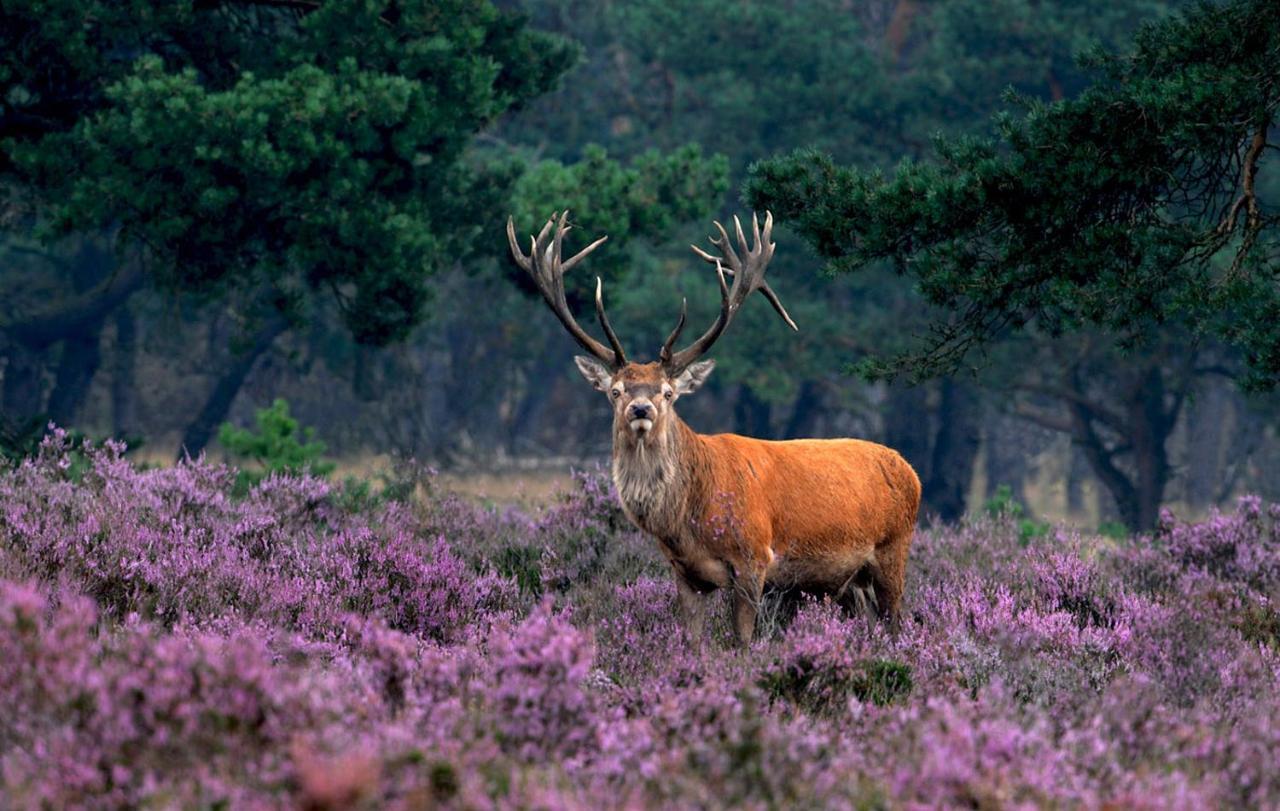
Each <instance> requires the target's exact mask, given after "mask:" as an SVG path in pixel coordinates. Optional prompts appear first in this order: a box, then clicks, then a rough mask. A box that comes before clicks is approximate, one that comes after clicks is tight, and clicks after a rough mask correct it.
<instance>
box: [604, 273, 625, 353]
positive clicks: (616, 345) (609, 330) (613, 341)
mask: <svg viewBox="0 0 1280 811" xmlns="http://www.w3.org/2000/svg"><path fill="white" fill-rule="evenodd" d="M596 317H597V318H599V319H600V328H601V329H603V330H604V336H605V337H606V338H608V339H609V346H612V347H613V354H614V357H616V358H617V363H618V365H619V366H621V365H623V364H625V363H626V362H627V353H625V352H623V351H622V342H621V341H619V340H618V335H617V333H615V332H614V331H613V327H611V326H610V325H609V316H607V315H605V314H604V282H602V281H601V280H600V277H599V276H597V277H596Z"/></svg>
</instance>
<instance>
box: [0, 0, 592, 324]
mask: <svg viewBox="0 0 1280 811" xmlns="http://www.w3.org/2000/svg"><path fill="white" fill-rule="evenodd" d="M0 32H3V33H2V34H0V100H2V101H0V168H3V169H4V170H6V172H7V174H8V175H9V177H11V178H15V179H16V180H17V182H18V183H20V184H21V189H22V192H23V193H24V194H25V195H28V197H29V199H30V198H38V199H39V203H40V206H39V208H38V211H39V213H40V214H41V216H43V217H45V218H47V222H48V224H49V225H50V226H51V229H52V230H53V231H55V232H58V233H66V232H71V231H80V230H93V229H100V228H107V227H111V228H117V229H119V234H120V236H121V237H123V238H124V240H125V244H129V245H136V246H144V247H145V249H146V253H147V254H148V257H149V259H150V260H151V263H150V264H149V266H148V267H149V268H150V270H151V272H152V276H153V279H154V281H156V282H157V283H159V284H160V285H162V286H165V287H170V288H174V289H178V290H183V291H188V292H191V291H196V292H219V291H225V290H226V289H227V288H247V289H255V290H256V289H258V288H267V289H269V291H270V292H269V294H267V298H268V299H269V300H270V301H271V302H272V303H273V304H275V305H276V306H277V307H284V308H286V309H288V308H289V307H291V306H293V305H296V304H297V302H298V300H299V299H300V298H301V297H303V296H304V295H305V294H306V293H308V292H310V291H323V292H325V293H328V294H331V295H332V296H334V297H335V298H336V300H337V301H338V302H339V303H340V305H341V307H342V310H343V315H344V318H345V320H346V322H347V324H348V326H349V327H350V329H351V331H352V332H353V334H354V335H355V337H356V338H357V339H358V340H360V341H363V342H367V343H386V342H388V341H390V340H394V339H397V338H400V337H402V336H403V335H404V334H405V332H406V331H407V330H408V328H409V327H410V326H412V324H413V323H415V322H416V321H417V320H418V319H419V318H420V316H421V314H422V310H423V306H424V304H425V301H426V298H427V295H428V288H427V278H428V276H429V275H430V273H431V271H433V270H434V269H436V268H438V267H439V266H440V264H441V263H442V262H445V261H448V260H449V259H450V258H452V257H456V256H458V255H459V254H460V253H462V252H464V251H466V250H468V249H469V248H470V247H471V244H472V239H473V238H474V237H475V236H476V234H477V233H484V231H483V227H484V226H485V225H486V224H487V223H486V221H485V220H483V218H477V217H476V216H475V214H476V212H477V211H478V210H482V209H488V208H492V207H495V205H494V204H496V203H497V200H496V199H495V195H494V192H495V191H496V190H500V189H502V188H504V186H505V185H507V184H509V182H510V179H511V178H510V174H511V173H510V172H506V173H505V175H504V174H503V173H497V174H494V173H481V176H478V174H477V170H476V169H475V168H474V167H472V166H469V165H467V164H466V163H465V162H464V161H463V160H462V157H463V153H464V149H465V147H466V146H467V144H468V143H469V141H470V139H471V138H472V136H473V135H474V134H475V133H476V131H477V130H479V129H480V128H481V127H483V126H485V125H486V124H488V123H489V122H491V121H493V120H494V119H495V118H496V117H497V116H498V115H500V114H501V113H503V112H504V111H506V110H508V109H511V108H512V107H513V106H517V105H519V104H521V103H523V102H525V101H526V100H528V99H529V98H531V97H533V96H535V95H537V94H539V93H542V92H545V91H546V90H547V89H549V88H550V87H551V86H552V84H553V83H554V81H555V80H556V79H557V77H558V76H559V75H560V74H561V73H563V72H564V70H565V69H567V68H568V67H569V65H571V64H572V62H573V60H574V59H575V56H576V52H575V49H574V48H573V47H572V46H571V45H570V44H568V43H566V42H564V41H562V40H560V39H558V38H554V37H552V36H550V35H545V34H540V33H537V32H532V31H529V30H528V29H526V28H525V27H524V25H523V24H522V23H521V21H520V20H519V19H517V18H514V17H512V16H510V15H507V14H504V13H502V12H500V11H499V10H497V9H496V8H495V7H494V6H493V5H492V4H491V3H489V2H487V0H445V2H436V0H432V1H431V2H412V3H395V4H387V3H382V2H328V3H266V2H262V3H258V2H198V3H173V2H168V3H160V4H156V3H142V2H128V3H106V2H95V3H90V4H87V5H86V4H85V3H70V2H55V3H34V2H16V3H5V4H4V7H3V9H2V10H0ZM478 202H480V203H483V205H477V203H478ZM460 214H462V215H465V216H459V215H460ZM491 219H492V220H496V217H491ZM464 222H465V223H466V224H465V225H464V224H463V223H464ZM295 309H296V308H295Z"/></svg>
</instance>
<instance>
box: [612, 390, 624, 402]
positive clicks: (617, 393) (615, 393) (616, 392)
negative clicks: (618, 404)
mask: <svg viewBox="0 0 1280 811" xmlns="http://www.w3.org/2000/svg"><path fill="white" fill-rule="evenodd" d="M610 394H612V395H613V399H615V400H616V399H618V398H619V397H621V396H622V389H614V390H613V391H612V392H610Z"/></svg>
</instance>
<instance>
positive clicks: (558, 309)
mask: <svg viewBox="0 0 1280 811" xmlns="http://www.w3.org/2000/svg"><path fill="white" fill-rule="evenodd" d="M557 216H558V217H559V221H558V222H557V220H556V218H557ZM568 220H569V212H568V211H565V212H563V213H558V214H552V215H551V219H549V220H547V224H546V225H544V226H542V230H541V231H539V232H538V235H537V236H536V237H534V236H530V237H529V255H527V256H526V255H525V254H524V253H523V252H521V250H520V245H519V244H518V243H517V242H516V226H515V221H514V220H513V219H512V218H511V217H507V241H508V242H509V243H510V244H511V257H512V258H513V259H515V261H516V264H517V265H519V266H520V267H522V268H524V269H525V270H526V271H527V272H528V273H529V276H530V278H532V279H533V283H534V285H535V286H536V287H537V288H538V292H539V293H541V294H542V299H543V300H544V301H546V302H547V306H548V307H550V308H551V312H553V313H555V315H556V318H559V319H560V323H561V324H563V325H564V328H565V329H566V330H568V332H569V334H570V335H572V336H573V338H574V340H576V341H577V342H578V343H579V344H580V345H581V346H582V348H583V349H585V350H587V351H588V352H590V353H591V354H592V355H594V356H595V357H596V358H597V359H599V360H600V361H601V362H603V363H605V364H607V365H608V366H610V367H612V368H614V369H619V368H621V367H622V366H625V365H626V363H627V356H626V354H625V353H624V352H623V351H622V343H621V342H620V341H619V340H618V336H617V334H616V333H615V332H614V331H613V327H611V326H610V325H609V318H608V316H606V315H605V312H604V296H603V288H604V284H603V282H601V280H600V277H599V276H597V277H596V316H597V317H598V318H599V319H600V326H601V328H603V329H604V334H605V337H606V338H608V339H609V345H610V346H611V347H613V348H612V349H609V348H608V347H606V346H605V345H604V344H602V343H600V342H599V341H597V340H596V339H595V338H592V337H591V336H590V335H588V334H587V333H586V331H585V330H584V329H583V328H582V327H580V326H578V322H577V321H575V320H574V318H573V313H571V312H570V311H569V303H568V301H566V300H565V295H564V274H565V271H567V270H570V269H572V268H573V267H574V266H575V265H577V264H578V263H579V262H581V261H582V260H583V259H585V258H586V257H587V254H589V253H591V252H592V251H594V250H595V249H596V248H598V247H599V246H600V245H601V243H603V242H604V241H605V240H606V239H608V238H609V237H608V236H603V237H600V238H599V239H597V240H596V241H595V242H592V243H591V244H590V245H588V246H587V247H585V248H583V249H582V250H581V251H578V253H576V254H574V255H573V256H572V257H570V258H569V259H567V260H564V261H561V259H560V247H561V244H562V243H563V241H564V235H565V234H567V233H569V231H571V230H572V229H573V226H571V225H568V224H567V223H568Z"/></svg>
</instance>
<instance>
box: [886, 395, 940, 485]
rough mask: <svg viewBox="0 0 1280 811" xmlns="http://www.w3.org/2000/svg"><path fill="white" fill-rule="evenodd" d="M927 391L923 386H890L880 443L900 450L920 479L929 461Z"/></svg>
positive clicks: (926, 474) (926, 476)
mask: <svg viewBox="0 0 1280 811" xmlns="http://www.w3.org/2000/svg"><path fill="white" fill-rule="evenodd" d="M927 394H928V393H927V391H926V390H925V388H924V386H891V387H890V388H889V391H888V396H887V397H886V398H885V402H884V443H885V444H886V445H888V446H889V447H890V448H893V449H894V450H895V451H897V452H898V453H900V454H902V456H903V457H904V458H905V459H906V460H907V462H909V463H910V464H911V466H912V467H913V468H915V470H916V474H917V475H918V476H919V477H920V480H921V481H922V482H923V481H928V479H929V475H930V472H931V471H930V467H931V465H932V463H933V459H932V458H931V456H930V454H929V404H928V397H927Z"/></svg>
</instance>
